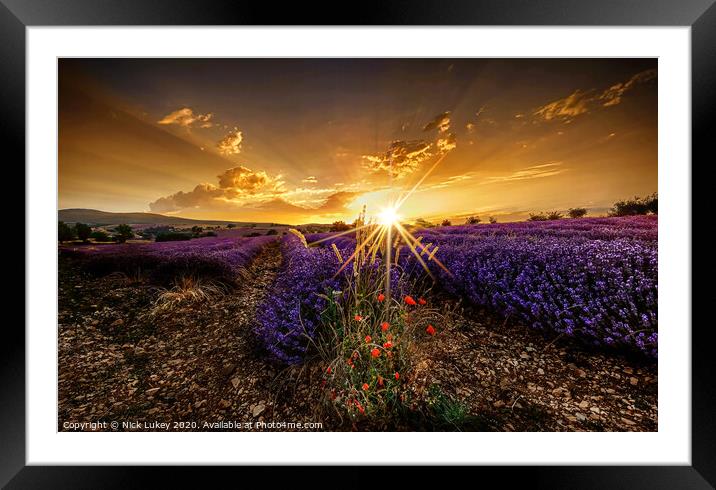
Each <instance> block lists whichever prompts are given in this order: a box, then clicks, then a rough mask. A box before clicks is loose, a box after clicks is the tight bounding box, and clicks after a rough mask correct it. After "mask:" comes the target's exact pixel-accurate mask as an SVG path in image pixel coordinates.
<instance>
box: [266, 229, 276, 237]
mask: <svg viewBox="0 0 716 490" xmlns="http://www.w3.org/2000/svg"><path fill="white" fill-rule="evenodd" d="M266 235H268V236H270V235H278V231H276V230H275V229H274V228H271V229H270V230H269V231H267V232H266Z"/></svg>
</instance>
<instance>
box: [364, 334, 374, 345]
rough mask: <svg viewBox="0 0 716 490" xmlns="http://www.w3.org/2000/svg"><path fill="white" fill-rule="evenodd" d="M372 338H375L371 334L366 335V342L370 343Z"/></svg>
mask: <svg viewBox="0 0 716 490" xmlns="http://www.w3.org/2000/svg"><path fill="white" fill-rule="evenodd" d="M371 340H373V339H372V338H371V337H370V335H366V336H365V343H366V344H370V341H371Z"/></svg>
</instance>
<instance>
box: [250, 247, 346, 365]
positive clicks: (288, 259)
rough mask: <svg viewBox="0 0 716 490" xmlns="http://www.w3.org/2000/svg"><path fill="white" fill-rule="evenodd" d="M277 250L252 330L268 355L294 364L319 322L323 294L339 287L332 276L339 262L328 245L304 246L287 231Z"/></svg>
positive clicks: (336, 280)
mask: <svg viewBox="0 0 716 490" xmlns="http://www.w3.org/2000/svg"><path fill="white" fill-rule="evenodd" d="M281 253H282V254H283V262H282V264H281V269H280V271H279V273H278V274H277V275H276V281H275V282H274V284H273V285H272V287H271V288H270V290H269V291H268V292H267V295H266V300H265V301H264V303H263V304H262V305H261V306H260V307H259V308H258V312H257V322H256V327H255V329H254V330H255V332H256V334H257V335H258V337H259V338H260V339H261V341H262V342H263V344H264V346H265V347H266V349H267V350H268V351H269V353H270V354H271V356H272V357H274V358H275V359H277V360H279V361H281V362H285V363H287V364H296V363H299V362H300V361H301V360H302V359H303V355H304V353H305V352H306V349H307V344H308V337H311V336H313V334H314V332H315V330H316V328H317V327H318V325H319V323H320V315H321V313H322V312H323V311H324V309H325V308H326V305H327V300H326V298H325V297H324V296H325V295H332V294H333V292H334V291H339V290H340V281H339V279H333V275H334V274H335V273H336V272H337V270H338V268H339V267H340V262H339V261H338V258H337V257H336V255H335V254H334V252H333V251H332V250H331V249H330V248H328V247H310V248H306V247H305V246H304V245H303V243H301V240H300V239H299V238H298V237H296V236H295V235H291V234H289V235H286V236H284V237H283V239H282V241H281Z"/></svg>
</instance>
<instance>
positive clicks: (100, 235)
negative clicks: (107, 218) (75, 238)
mask: <svg viewBox="0 0 716 490" xmlns="http://www.w3.org/2000/svg"><path fill="white" fill-rule="evenodd" d="M90 238H92V239H93V240H94V241H95V242H109V241H111V240H112V238H111V237H110V236H109V235H108V234H107V232H106V231H104V230H95V231H93V232H92V234H91V235H90Z"/></svg>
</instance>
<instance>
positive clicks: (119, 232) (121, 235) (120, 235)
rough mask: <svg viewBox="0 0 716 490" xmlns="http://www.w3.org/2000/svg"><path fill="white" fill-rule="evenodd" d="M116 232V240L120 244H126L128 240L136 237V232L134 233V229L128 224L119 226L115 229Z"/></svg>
mask: <svg viewBox="0 0 716 490" xmlns="http://www.w3.org/2000/svg"><path fill="white" fill-rule="evenodd" d="M114 231H115V233H116V234H115V235H114V238H115V240H117V241H118V242H119V243H124V242H126V241H127V240H129V239H130V238H133V237H134V232H133V231H132V227H131V226H129V225H127V224H124V223H123V224H121V225H119V226H117V228H115V229H114Z"/></svg>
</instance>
